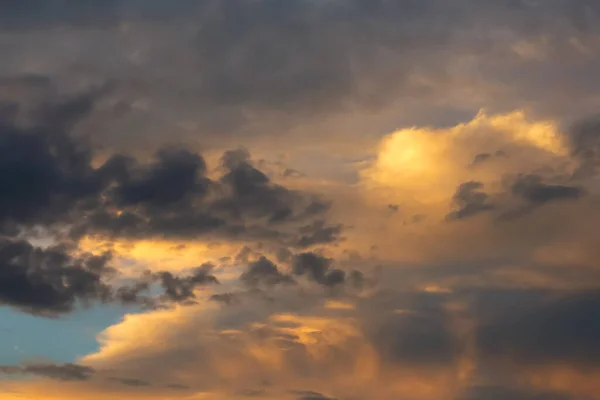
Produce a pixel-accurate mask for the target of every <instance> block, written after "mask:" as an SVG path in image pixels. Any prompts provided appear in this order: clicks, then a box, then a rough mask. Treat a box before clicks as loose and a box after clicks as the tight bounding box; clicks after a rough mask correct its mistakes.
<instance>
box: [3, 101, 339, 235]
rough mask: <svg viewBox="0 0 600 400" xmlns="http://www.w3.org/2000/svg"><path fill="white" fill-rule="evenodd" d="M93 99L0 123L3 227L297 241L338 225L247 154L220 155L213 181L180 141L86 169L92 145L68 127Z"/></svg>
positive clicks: (316, 202)
mask: <svg viewBox="0 0 600 400" xmlns="http://www.w3.org/2000/svg"><path fill="white" fill-rule="evenodd" d="M95 99H96V96H95V95H94V96H92V95H91V94H85V95H82V96H79V97H76V98H75V99H74V100H71V99H69V100H66V101H59V102H57V103H49V104H46V105H45V107H44V113H43V117H40V118H38V119H36V120H35V126H34V127H33V128H23V127H20V126H19V125H18V124H17V123H16V122H10V123H6V124H4V125H2V126H1V127H0V129H2V131H3V132H4V133H3V134H2V135H1V137H0V154H1V155H2V157H1V158H2V161H0V176H2V179H1V180H0V189H1V190H2V195H0V206H1V207H0V208H2V211H0V228H1V229H2V230H3V232H4V233H5V234H11V235H15V234H17V233H19V231H20V230H23V229H27V228H32V227H33V226H42V227H45V228H58V227H61V228H64V227H68V228H70V229H71V232H72V236H73V237H81V236H84V235H92V236H93V235H100V236H102V235H104V236H109V237H111V238H116V237H125V238H145V237H171V238H190V237H196V236H197V235H215V236H224V237H227V238H230V239H232V240H244V239H249V240H274V241H280V242H283V243H286V244H288V245H290V246H301V247H307V246H310V245H315V244H319V243H330V242H333V241H335V240H336V239H337V237H338V236H339V233H340V231H341V228H340V227H339V226H335V225H328V224H327V223H326V222H325V221H324V217H325V214H326V212H327V211H328V209H329V206H330V205H329V203H327V202H325V201H323V200H321V199H319V198H318V197H317V196H314V195H310V194H307V193H302V192H299V191H294V190H290V189H287V188H285V187H283V186H281V185H278V184H275V183H273V182H271V180H270V179H269V178H268V177H267V176H266V175H265V174H263V173H262V172H261V171H259V170H258V169H256V168H255V167H254V166H253V165H252V164H251V161H250V157H249V154H248V153H247V152H240V151H237V152H228V153H225V154H224V155H223V160H222V166H223V169H224V172H223V175H222V176H221V177H220V178H219V179H217V180H211V179H210V178H208V177H207V175H206V174H207V168H206V163H205V161H204V158H203V157H202V156H201V155H199V154H197V153H194V152H192V151H190V150H187V149H183V148H177V149H176V148H163V149H162V150H159V151H158V152H157V153H156V154H155V158H154V160H153V161H152V162H150V163H140V162H138V161H137V160H136V159H135V158H132V157H129V156H124V155H121V154H115V155H112V156H110V157H109V158H108V160H106V161H105V162H104V163H103V164H101V165H100V166H98V167H96V166H94V161H95V160H94V152H93V150H92V148H90V147H89V146H85V144H84V143H81V142H80V141H79V140H77V139H75V138H73V136H72V135H71V130H72V129H73V126H74V125H76V124H77V122H78V120H79V119H80V118H81V117H82V116H84V115H86V114H87V113H89V112H90V109H91V108H92V107H93V102H94V101H95ZM311 221H314V223H311V224H310V225H306V223H308V222H311Z"/></svg>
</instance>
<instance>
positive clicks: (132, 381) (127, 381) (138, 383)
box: [109, 377, 152, 387]
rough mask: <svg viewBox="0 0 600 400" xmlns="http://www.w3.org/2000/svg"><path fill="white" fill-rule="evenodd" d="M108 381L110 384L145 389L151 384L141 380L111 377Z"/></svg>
mask: <svg viewBox="0 0 600 400" xmlns="http://www.w3.org/2000/svg"><path fill="white" fill-rule="evenodd" d="M109 380H110V381H112V382H116V383H120V384H121V385H125V386H132V387H147V386H152V384H151V383H150V382H147V381H145V380H142V379H135V378H115V377H112V378H110V379H109Z"/></svg>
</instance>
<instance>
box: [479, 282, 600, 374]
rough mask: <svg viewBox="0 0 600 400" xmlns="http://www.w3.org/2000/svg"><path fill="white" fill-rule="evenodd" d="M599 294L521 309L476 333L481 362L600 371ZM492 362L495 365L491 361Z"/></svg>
mask: <svg viewBox="0 0 600 400" xmlns="http://www.w3.org/2000/svg"><path fill="white" fill-rule="evenodd" d="M599 321H600V294H599V293H598V292H595V291H594V292H587V293H586V292H583V293H572V294H569V293H566V294H563V295H562V296H559V298H556V296H555V298H552V297H550V298H548V297H546V301H544V302H542V303H541V304H539V303H538V304H536V303H530V306H529V307H527V306H526V305H523V304H521V306H520V307H519V309H517V308H516V307H515V308H513V311H512V312H511V313H505V315H502V316H499V317H498V318H497V320H495V321H491V322H488V323H485V324H484V325H483V326H482V327H481V328H480V329H479V332H478V347H479V348H480V354H481V357H482V359H483V360H486V361H492V362H497V361H498V360H506V361H508V362H513V363H518V364H521V365H548V364H554V363H561V364H570V365H574V366H587V367H594V368H597V367H598V366H599V365H600V339H599V338H600V322H599ZM494 360H496V361H494Z"/></svg>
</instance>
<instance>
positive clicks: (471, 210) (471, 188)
mask: <svg viewBox="0 0 600 400" xmlns="http://www.w3.org/2000/svg"><path fill="white" fill-rule="evenodd" d="M481 189H483V184H482V183H481V182H475V181H470V182H466V183H463V184H461V185H460V186H459V187H458V189H457V190H456V193H455V194H454V198H453V200H454V203H456V205H457V206H458V207H459V209H458V210H457V211H453V212H452V213H450V214H448V215H447V216H446V219H448V220H459V219H465V218H469V217H472V216H474V215H476V214H480V213H482V212H486V211H491V210H493V209H494V205H493V204H489V203H487V201H488V195H487V194H485V193H484V192H482V191H481Z"/></svg>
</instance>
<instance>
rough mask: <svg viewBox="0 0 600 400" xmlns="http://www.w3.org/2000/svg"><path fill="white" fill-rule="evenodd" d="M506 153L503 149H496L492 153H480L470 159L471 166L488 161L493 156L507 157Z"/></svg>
mask: <svg viewBox="0 0 600 400" xmlns="http://www.w3.org/2000/svg"><path fill="white" fill-rule="evenodd" d="M507 157H508V155H507V154H506V152H505V151H503V150H498V151H496V152H494V153H480V154H477V155H476V156H475V157H473V161H471V164H470V166H471V167H477V166H479V165H481V164H483V163H485V162H487V161H490V160H492V159H494V158H507Z"/></svg>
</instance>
